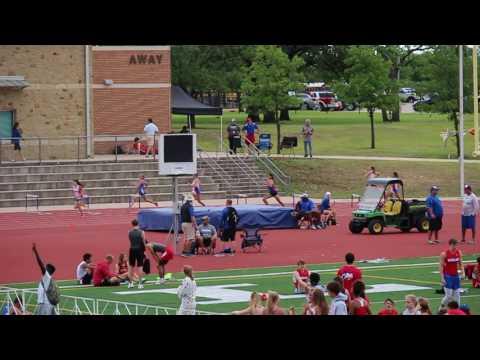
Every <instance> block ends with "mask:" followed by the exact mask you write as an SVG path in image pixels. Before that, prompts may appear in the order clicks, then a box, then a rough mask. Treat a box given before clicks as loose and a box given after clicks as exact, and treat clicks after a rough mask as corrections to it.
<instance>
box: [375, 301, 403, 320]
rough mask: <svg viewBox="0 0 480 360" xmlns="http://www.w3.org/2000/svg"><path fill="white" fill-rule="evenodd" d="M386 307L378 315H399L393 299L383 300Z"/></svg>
mask: <svg viewBox="0 0 480 360" xmlns="http://www.w3.org/2000/svg"><path fill="white" fill-rule="evenodd" d="M383 305H384V308H383V309H381V310H380V311H379V312H378V315H381V316H387V315H398V311H397V309H395V302H394V301H393V300H392V299H385V301H384V302H383Z"/></svg>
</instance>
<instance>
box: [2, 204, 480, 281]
mask: <svg viewBox="0 0 480 360" xmlns="http://www.w3.org/2000/svg"><path fill="white" fill-rule="evenodd" d="M92 212H93V214H89V215H86V216H84V217H80V216H79V214H78V213H77V212H75V211H52V212H50V213H45V214H41V215H40V214H38V213H4V214H0V283H11V282H23V281H34V280H37V279H38V277H39V270H38V266H37V264H36V263H35V260H34V257H33V254H32V251H31V245H32V242H36V243H37V247H38V249H39V252H40V254H41V256H42V258H43V259H44V260H45V261H47V262H51V263H53V264H54V265H55V266H56V267H57V274H56V277H57V279H72V278H74V274H75V268H76V265H77V264H78V263H79V262H80V260H81V256H82V254H83V253H84V252H91V253H92V254H93V255H94V262H96V261H98V260H100V259H102V258H103V257H104V256H105V255H106V254H108V253H110V254H114V255H118V254H119V253H120V252H126V251H127V250H128V238H127V232H128V230H129V227H130V225H129V224H130V221H131V219H133V218H134V217H135V215H136V210H130V209H105V210H92ZM337 212H338V220H339V224H338V225H337V226H333V227H329V228H328V229H327V230H316V231H315V230H271V231H265V247H264V251H263V252H262V253H256V252H253V253H247V254H242V253H237V254H236V255H235V256H226V257H212V256H197V257H193V258H189V259H185V258H182V257H176V258H174V259H173V260H172V261H171V263H170V264H169V265H168V267H167V271H172V272H173V271H179V270H180V269H181V266H182V265H183V264H185V263H188V264H190V265H192V266H193V267H194V269H195V270H212V269H233V268H248V267H262V266H264V267H268V266H276V265H293V264H295V262H296V261H297V260H298V259H299V258H303V259H305V260H306V261H307V262H308V263H322V262H334V261H342V260H343V257H344V254H345V253H346V252H348V251H352V252H354V253H355V255H356V257H357V259H362V258H364V259H372V258H377V257H386V258H391V259H398V258H405V257H419V256H434V255H438V254H439V252H440V251H441V250H442V249H443V248H445V247H446V245H445V241H446V240H448V239H449V238H450V237H457V238H458V237H459V236H460V215H459V214H460V203H458V202H448V203H446V204H445V213H446V214H445V218H444V229H443V230H442V232H441V233H440V236H441V238H440V240H443V241H444V243H443V244H442V245H439V246H432V245H428V244H427V242H426V234H420V233H418V232H416V230H414V231H412V232H411V233H409V234H403V233H400V232H398V231H397V230H395V229H388V230H387V231H386V233H385V234H383V235H380V236H371V235H369V234H368V233H367V232H365V233H363V234H360V235H353V234H351V233H350V232H349V230H348V221H349V219H350V213H351V209H350V206H349V204H337ZM147 239H149V240H150V241H160V242H162V241H165V239H166V234H165V233H156V232H149V233H147ZM461 248H462V250H463V252H464V253H466V254H472V253H475V252H476V253H478V252H480V246H479V245H478V244H477V245H475V246H472V245H462V246H461Z"/></svg>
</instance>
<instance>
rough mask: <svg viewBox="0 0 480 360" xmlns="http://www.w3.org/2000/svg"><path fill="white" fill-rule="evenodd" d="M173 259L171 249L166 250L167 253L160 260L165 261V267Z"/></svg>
mask: <svg viewBox="0 0 480 360" xmlns="http://www.w3.org/2000/svg"><path fill="white" fill-rule="evenodd" d="M172 259H173V250H172V249H171V248H170V247H167V248H166V249H165V252H164V253H163V254H162V256H160V260H162V261H163V263H164V265H166V264H167V263H168V262H169V261H170V260H172Z"/></svg>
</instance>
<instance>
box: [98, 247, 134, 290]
mask: <svg viewBox="0 0 480 360" xmlns="http://www.w3.org/2000/svg"><path fill="white" fill-rule="evenodd" d="M112 263H113V256H112V255H107V256H106V257H105V260H104V261H102V262H100V263H98V264H97V265H96V266H95V271H94V272H93V285H94V286H118V285H120V282H121V281H122V280H125V279H127V278H128V274H125V275H122V276H119V275H118V274H114V273H112V272H111V270H110V267H111V265H112Z"/></svg>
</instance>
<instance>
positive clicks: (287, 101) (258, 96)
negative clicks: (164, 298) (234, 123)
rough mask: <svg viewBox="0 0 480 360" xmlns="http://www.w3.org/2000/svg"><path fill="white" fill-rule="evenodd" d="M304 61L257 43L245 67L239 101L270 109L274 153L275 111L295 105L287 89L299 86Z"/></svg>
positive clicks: (279, 134) (276, 48) (278, 135)
mask: <svg viewBox="0 0 480 360" xmlns="http://www.w3.org/2000/svg"><path fill="white" fill-rule="evenodd" d="M303 64H304V62H303V60H302V59H301V58H299V57H298V56H294V57H293V58H292V59H289V58H288V56H287V54H285V53H284V52H283V51H282V49H281V48H280V47H278V46H271V45H269V46H257V48H256V50H255V56H254V59H253V62H252V64H251V66H249V67H248V68H246V69H245V77H244V79H243V82H242V86H241V89H242V93H243V98H242V103H243V105H245V106H246V107H248V108H254V109H258V110H259V111H261V112H263V113H266V112H273V114H274V120H275V123H276V125H277V153H278V154H279V153H280V137H281V132H280V118H279V114H278V113H279V110H280V109H282V108H284V107H288V106H292V105H298V102H299V101H298V99H296V97H294V96H289V94H288V92H289V91H298V90H300V89H302V88H303V84H302V81H303V79H304V78H303V74H302V73H301V71H300V68H301V67H302V66H303Z"/></svg>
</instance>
